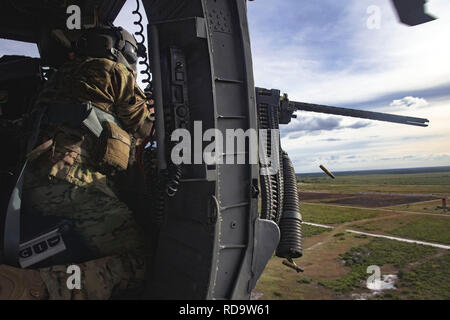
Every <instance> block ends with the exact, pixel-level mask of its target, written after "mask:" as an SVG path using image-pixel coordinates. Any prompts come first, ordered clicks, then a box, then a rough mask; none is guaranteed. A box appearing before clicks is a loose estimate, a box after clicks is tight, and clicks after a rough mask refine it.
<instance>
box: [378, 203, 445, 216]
mask: <svg viewBox="0 0 450 320" xmlns="http://www.w3.org/2000/svg"><path fill="white" fill-rule="evenodd" d="M449 201H450V200H449ZM438 206H442V200H441V199H439V200H434V201H426V202H418V203H407V204H400V205H397V206H392V207H387V209H393V210H399V211H412V212H426V213H437V214H448V215H450V212H449V211H448V210H447V211H444V210H442V209H439V208H438Z"/></svg>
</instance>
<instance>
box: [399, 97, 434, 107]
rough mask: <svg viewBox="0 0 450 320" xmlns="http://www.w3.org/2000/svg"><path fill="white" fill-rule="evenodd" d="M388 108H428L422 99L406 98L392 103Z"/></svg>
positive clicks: (425, 101)
mask: <svg viewBox="0 0 450 320" xmlns="http://www.w3.org/2000/svg"><path fill="white" fill-rule="evenodd" d="M390 106H391V107H394V108H421V107H426V106H428V102H427V100H425V99H423V98H416V97H411V96H407V97H404V98H402V99H398V100H394V101H392V103H391V104H390Z"/></svg>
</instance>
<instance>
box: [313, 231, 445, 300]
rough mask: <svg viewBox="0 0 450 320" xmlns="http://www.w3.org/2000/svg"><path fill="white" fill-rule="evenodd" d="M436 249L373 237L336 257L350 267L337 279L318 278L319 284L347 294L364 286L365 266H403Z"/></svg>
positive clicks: (426, 255) (430, 253) (366, 275)
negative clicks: (366, 242) (369, 240)
mask: <svg viewBox="0 0 450 320" xmlns="http://www.w3.org/2000/svg"><path fill="white" fill-rule="evenodd" d="M437 251H438V250H437V249H436V248H431V247H425V246H420V245H415V244H408V243H402V242H398V241H393V240H386V239H375V240H372V241H371V242H369V243H368V244H366V245H363V246H360V247H356V248H352V249H350V250H349V251H347V252H346V253H344V254H341V255H340V256H339V258H340V260H341V261H342V264H343V265H345V266H347V267H349V268H350V269H351V270H350V272H349V273H347V274H346V275H344V276H343V277H340V278H338V279H336V280H323V281H319V284H321V285H322V286H324V287H326V288H329V289H332V290H334V291H337V292H340V293H348V292H350V291H352V290H353V289H355V288H360V289H362V288H364V285H365V280H366V279H367V277H368V273H367V267H368V266H371V265H377V266H379V267H382V266H384V265H388V264H389V265H393V266H394V267H396V268H400V270H401V268H403V267H405V266H406V265H407V264H408V263H413V262H415V261H417V260H420V259H423V258H424V257H429V256H431V255H433V254H436V253H437Z"/></svg>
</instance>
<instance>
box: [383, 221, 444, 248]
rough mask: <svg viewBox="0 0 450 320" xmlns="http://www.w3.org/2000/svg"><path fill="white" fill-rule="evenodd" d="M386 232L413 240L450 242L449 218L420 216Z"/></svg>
mask: <svg viewBox="0 0 450 320" xmlns="http://www.w3.org/2000/svg"><path fill="white" fill-rule="evenodd" d="M388 233H389V234H392V235H396V236H399V237H404V238H409V239H414V240H422V241H429V242H437V243H443V244H450V218H445V217H443V218H438V217H421V218H418V219H416V220H414V221H413V222H411V223H408V224H407V225H405V226H401V227H399V228H396V229H393V230H389V231H388Z"/></svg>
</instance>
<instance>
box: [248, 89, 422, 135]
mask: <svg viewBox="0 0 450 320" xmlns="http://www.w3.org/2000/svg"><path fill="white" fill-rule="evenodd" d="M279 92H280V91H279V90H268V89H263V88H256V94H257V95H266V96H268V95H275V97H278V96H280V95H279ZM278 109H279V113H280V120H279V122H280V124H288V123H289V122H291V119H293V118H294V119H295V118H297V115H295V114H294V112H296V111H309V112H317V113H326V114H333V115H338V116H344V117H354V118H362V119H370V120H378V121H385V122H394V123H400V124H407V125H411V126H418V127H428V123H429V121H428V119H423V118H415V117H407V116H399V115H395V114H389V113H382V112H373V111H365V110H358V109H349V108H339V107H331V106H325V105H321V104H313V103H306V102H297V101H290V100H289V99H288V95H287V94H283V95H282V96H281V98H280V102H279V107H278Z"/></svg>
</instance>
